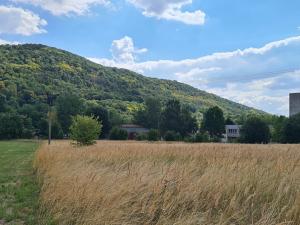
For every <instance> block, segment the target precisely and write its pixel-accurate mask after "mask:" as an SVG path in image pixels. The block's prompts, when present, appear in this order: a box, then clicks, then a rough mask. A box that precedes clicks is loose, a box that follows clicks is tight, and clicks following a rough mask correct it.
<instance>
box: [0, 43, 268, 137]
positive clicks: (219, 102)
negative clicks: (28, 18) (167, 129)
mask: <svg viewBox="0 0 300 225" xmlns="http://www.w3.org/2000/svg"><path fill="white" fill-rule="evenodd" d="M71 95H76V96H77V97H78V99H75V100H74V98H72V96H71ZM68 98H69V99H68ZM147 98H155V99H159V100H160V101H161V102H167V101H168V100H170V99H177V100H179V101H180V102H181V103H182V104H183V105H184V106H185V108H188V109H189V110H190V111H191V112H192V113H193V115H194V116H195V117H196V118H197V119H198V120H201V119H202V114H203V113H204V112H205V111H206V110H207V109H208V108H210V107H213V106H218V107H220V108H221V109H222V110H223V112H224V115H225V116H226V117H230V118H233V119H237V118H242V117H243V116H245V115H247V114H251V113H255V114H259V115H266V114H265V113H264V112H261V111H258V110H255V109H253V108H249V107H246V106H244V105H241V104H238V103H235V102H232V101H229V100H226V99H224V98H221V97H218V96H216V95H213V94H209V93H207V92H204V91H201V90H198V89H196V88H193V87H191V86H189V85H186V84H182V83H179V82H176V81H169V80H160V79H154V78H148V77H145V76H142V75H140V74H137V73H134V72H131V71H129V70H125V69H117V68H109V67H104V66H101V65H98V64H95V63H93V62H91V61H89V60H87V59H85V58H83V57H80V56H77V55H74V54H72V53H69V52H66V51H63V50H59V49H56V48H51V47H47V46H44V45H33V44H26V45H13V46H11V45H3V46H0V121H1V123H2V125H3V126H4V123H6V122H7V123H8V122H9V121H13V122H14V123H15V126H16V127H17V126H19V127H22V135H20V134H18V132H20V131H18V130H11V131H9V132H8V133H9V135H10V136H11V137H12V138H13V137H20V136H22V137H26V136H30V134H32V132H31V131H32V130H35V131H36V132H37V133H40V134H41V135H46V133H47V118H48V111H49V104H50V105H51V104H57V105H58V107H57V108H58V109H59V110H61V111H63V110H65V109H64V105H66V104H71V105H72V104H75V105H78V106H79V105H80V107H81V108H80V107H77V108H76V107H75V110H77V111H78V112H80V111H81V110H84V109H83V108H85V110H87V109H93V108H94V109H95V108H97V107H101V110H102V111H104V114H107V116H109V117H110V118H111V123H112V124H111V126H113V125H118V124H121V123H130V122H132V121H133V118H134V115H135V113H136V112H137V111H138V110H140V109H141V108H143V107H144V101H145V99H147ZM72 101H74V102H73V103H72ZM76 101H78V102H76ZM59 107H60V108H59ZM61 121H64V120H61ZM61 125H62V124H60V126H61ZM7 126H9V127H13V126H11V125H9V124H7ZM54 126H55V124H54ZM12 129H13V128H12Z"/></svg>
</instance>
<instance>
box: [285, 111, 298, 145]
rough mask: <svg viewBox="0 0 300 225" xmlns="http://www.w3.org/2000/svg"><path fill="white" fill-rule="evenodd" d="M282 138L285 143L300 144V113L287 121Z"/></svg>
mask: <svg viewBox="0 0 300 225" xmlns="http://www.w3.org/2000/svg"><path fill="white" fill-rule="evenodd" d="M282 137H283V142H284V143H300V113H299V114H297V115H294V116H292V117H290V118H289V119H288V120H286V121H285V123H284V125H283V129H282Z"/></svg>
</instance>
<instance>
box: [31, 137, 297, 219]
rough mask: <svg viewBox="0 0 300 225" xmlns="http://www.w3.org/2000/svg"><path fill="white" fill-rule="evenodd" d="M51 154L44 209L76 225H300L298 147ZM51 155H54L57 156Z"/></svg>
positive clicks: (107, 145)
mask: <svg viewBox="0 0 300 225" xmlns="http://www.w3.org/2000/svg"><path fill="white" fill-rule="evenodd" d="M73 149H74V148H73V147H72V146H71V145H70V144H69V142H68V141H65V142H54V144H53V145H52V146H50V149H49V148H48V146H44V147H42V148H41V149H40V151H39V152H38V154H37V159H36V166H37V168H38V174H39V177H40V179H42V180H43V183H42V189H41V190H42V191H41V204H42V209H44V210H45V211H47V212H49V213H50V214H51V215H52V216H53V218H55V221H56V222H58V223H59V224H73V225H77V224H78V225H94V224H99V225H104V224H115V225H121V224H130V225H146V224H147V225H149V224H151V225H153V224H156V225H173V224H177V225H200V224H205V225H219V224H222V225H232V224H238V225H249V224H253V225H254V224H255V225H283V224H285V225H287V224H288V225H299V224H300V204H299V203H300V193H299V191H300V190H299V180H300V167H299V160H300V152H299V146H297V145H238V144H224V145H222V144H201V145H198V144H185V143H168V144H166V143H149V144H148V143H144V142H143V143H139V142H100V143H99V144H98V145H96V146H91V147H86V151H74V150H73ZM49 150H50V151H49Z"/></svg>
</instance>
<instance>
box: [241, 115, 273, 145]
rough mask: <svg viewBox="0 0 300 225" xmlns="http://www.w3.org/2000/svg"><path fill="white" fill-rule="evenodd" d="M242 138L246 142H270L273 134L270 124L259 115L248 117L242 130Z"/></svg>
mask: <svg viewBox="0 0 300 225" xmlns="http://www.w3.org/2000/svg"><path fill="white" fill-rule="evenodd" d="M241 132H242V134H241V135H242V137H241V140H242V142H244V143H251V144H261V143H264V144H267V143H269V142H270V139H271V134H270V128H269V126H268V124H267V123H266V122H265V121H263V120H262V119H261V118H258V117H250V118H248V119H247V121H246V122H245V124H244V125H243V128H242V130H241Z"/></svg>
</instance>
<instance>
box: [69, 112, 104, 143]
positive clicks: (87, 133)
mask: <svg viewBox="0 0 300 225" xmlns="http://www.w3.org/2000/svg"><path fill="white" fill-rule="evenodd" d="M101 129H102V124H101V123H100V122H99V121H98V120H96V119H94V118H92V117H88V116H80V115H77V116H75V117H73V119H72V125H71V127H70V137H71V139H72V140H74V141H76V142H77V144H79V145H92V144H94V143H95V140H97V139H98V137H99V135H100V133H101Z"/></svg>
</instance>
